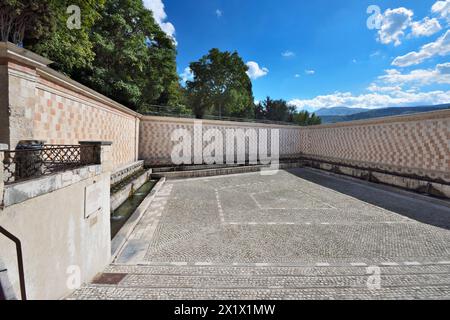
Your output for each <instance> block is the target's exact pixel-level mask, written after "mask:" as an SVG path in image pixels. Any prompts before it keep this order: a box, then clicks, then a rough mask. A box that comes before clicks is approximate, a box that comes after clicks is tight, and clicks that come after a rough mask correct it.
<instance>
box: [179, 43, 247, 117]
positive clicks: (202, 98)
mask: <svg viewBox="0 0 450 320" xmlns="http://www.w3.org/2000/svg"><path fill="white" fill-rule="evenodd" d="M190 68H191V70H192V73H193V75H194V79H193V80H192V81H188V82H187V83H186V86H187V91H188V98H189V104H190V106H191V108H192V110H193V112H194V114H195V116H196V117H197V118H202V117H203V116H204V115H205V114H213V115H218V116H231V117H245V116H252V115H253V92H252V83H251V81H250V78H249V77H248V75H247V73H246V72H247V71H248V67H247V66H246V65H245V63H244V61H243V60H242V58H241V57H240V56H239V55H238V54H237V52H233V53H230V52H228V51H225V52H221V51H220V50H219V49H211V50H210V51H209V53H208V54H207V55H205V56H203V57H202V58H201V59H200V60H199V61H196V62H192V63H191V64H190Z"/></svg>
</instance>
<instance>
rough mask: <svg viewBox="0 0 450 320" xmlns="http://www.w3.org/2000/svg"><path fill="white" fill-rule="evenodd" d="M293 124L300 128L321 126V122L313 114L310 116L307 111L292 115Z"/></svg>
mask: <svg viewBox="0 0 450 320" xmlns="http://www.w3.org/2000/svg"><path fill="white" fill-rule="evenodd" d="M293 122H294V123H296V124H298V125H301V126H312V125H318V124H321V123H322V120H321V119H320V117H318V116H316V114H315V113H312V114H310V113H309V112H308V111H300V112H298V113H295V114H294V115H293Z"/></svg>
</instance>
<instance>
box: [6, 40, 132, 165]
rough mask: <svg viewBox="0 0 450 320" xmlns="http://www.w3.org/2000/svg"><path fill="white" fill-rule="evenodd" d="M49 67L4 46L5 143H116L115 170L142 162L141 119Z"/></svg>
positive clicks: (11, 46) (42, 61)
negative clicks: (27, 141)
mask: <svg viewBox="0 0 450 320" xmlns="http://www.w3.org/2000/svg"><path fill="white" fill-rule="evenodd" d="M50 62H51V61H49V60H47V59H44V58H43V57H40V56H38V55H35V54H33V53H32V52H30V51H28V50H24V49H21V48H18V47H16V46H14V45H12V44H9V43H7V44H6V43H0V85H1V88H2V90H1V92H0V143H6V144H8V145H9V146H10V147H12V148H14V147H15V146H16V145H17V143H18V142H19V141H20V140H43V141H45V142H46V143H47V144H78V142H79V141H84V140H90V141H93V140H95V141H100V140H101V141H111V142H113V151H112V152H113V166H114V167H115V168H118V167H120V166H123V165H126V164H129V163H132V162H134V161H137V160H138V159H137V155H138V150H137V148H138V139H139V118H140V115H139V114H137V113H135V112H133V111H132V110H130V109H128V108H126V107H124V106H122V105H120V104H118V103H116V102H114V101H112V100H111V99H108V98H107V97H105V96H103V95H101V94H99V93H97V92H95V91H93V90H91V89H89V88H87V87H85V86H83V85H81V84H79V83H77V82H75V81H73V80H71V79H70V78H67V77H65V76H64V75H63V74H61V73H58V72H56V71H54V70H52V69H51V68H49V67H47V65H48V64H49V63H50ZM4 88H5V89H6V90H3V89H4Z"/></svg>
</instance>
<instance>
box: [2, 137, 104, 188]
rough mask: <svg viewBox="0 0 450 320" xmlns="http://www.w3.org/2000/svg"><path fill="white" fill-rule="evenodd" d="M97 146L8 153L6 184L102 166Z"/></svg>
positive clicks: (50, 148) (47, 147) (56, 147)
mask: <svg viewBox="0 0 450 320" xmlns="http://www.w3.org/2000/svg"><path fill="white" fill-rule="evenodd" d="M99 162H100V152H99V150H98V146H96V145H46V146H37V147H28V148H23V149H20V150H19V149H16V150H6V151H4V160H3V172H4V182H5V183H13V182H19V181H23V180H28V179H35V178H37V177H40V176H44V175H50V174H53V173H56V172H61V171H66V170H71V169H75V168H79V167H83V166H87V165H93V164H99Z"/></svg>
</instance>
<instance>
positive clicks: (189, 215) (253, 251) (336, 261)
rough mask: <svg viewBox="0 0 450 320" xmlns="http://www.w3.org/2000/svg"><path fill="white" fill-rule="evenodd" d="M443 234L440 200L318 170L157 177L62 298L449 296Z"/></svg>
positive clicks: (447, 216) (445, 224)
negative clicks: (79, 283) (98, 270)
mask: <svg viewBox="0 0 450 320" xmlns="http://www.w3.org/2000/svg"><path fill="white" fill-rule="evenodd" d="M449 243H450V204H449V203H447V202H444V201H441V200H435V199H432V198H429V197H425V196H421V195H418V194H413V193H409V192H406V191H400V190H399V189H394V188H392V187H387V186H381V185H376V184H372V183H367V182H364V181H361V180H354V179H351V178H343V177H339V176H335V175H333V174H330V173H325V172H323V171H316V170H314V169H305V168H300V169H290V170H287V171H279V172H278V173H277V174H276V175H272V176H263V175H261V174H260V173H248V174H238V175H230V176H217V177H207V178H194V179H184V180H168V181H166V183H165V184H164V185H163V187H162V189H161V190H160V191H159V192H158V193H157V194H156V196H155V199H154V201H153V202H152V204H151V206H150V207H149V209H148V210H147V211H146V212H145V214H144V215H143V217H142V218H141V220H140V221H139V223H138V224H137V226H136V227H135V229H134V230H133V232H132V234H131V235H130V237H129V238H128V240H127V242H126V244H125V245H124V247H123V248H122V250H121V251H120V253H119V254H118V256H117V257H116V259H115V260H114V261H113V263H112V264H111V265H110V266H109V267H108V268H107V269H106V270H105V271H104V273H103V274H102V275H101V276H100V277H99V278H98V279H97V280H95V281H94V282H93V283H92V284H88V285H85V286H83V287H82V288H81V289H79V290H77V291H76V292H75V293H74V294H72V296H71V297H70V298H73V299H354V298H361V299H431V298H433V299H448V298H450V246H449ZM368 267H379V268H380V269H379V270H380V273H381V283H380V288H378V289H373V288H369V287H368V286H367V281H368V278H369V276H370V274H368Z"/></svg>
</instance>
